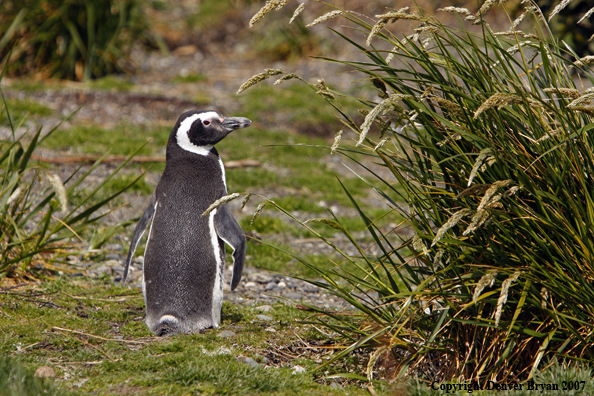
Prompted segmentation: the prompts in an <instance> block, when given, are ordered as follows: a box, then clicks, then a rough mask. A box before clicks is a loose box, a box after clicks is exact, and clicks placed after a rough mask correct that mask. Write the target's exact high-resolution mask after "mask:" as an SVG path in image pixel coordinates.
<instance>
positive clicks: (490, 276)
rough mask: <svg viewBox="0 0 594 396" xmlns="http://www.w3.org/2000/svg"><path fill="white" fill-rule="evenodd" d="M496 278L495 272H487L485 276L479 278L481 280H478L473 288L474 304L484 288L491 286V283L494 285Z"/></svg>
mask: <svg viewBox="0 0 594 396" xmlns="http://www.w3.org/2000/svg"><path fill="white" fill-rule="evenodd" d="M496 278H497V270H490V271H487V273H486V274H485V275H483V276H481V279H479V281H478V283H477V284H476V287H475V288H474V293H473V295H472V301H473V302H474V303H475V304H476V302H477V301H478V298H479V297H480V295H481V293H482V292H483V290H485V288H486V287H487V286H488V287H491V286H493V283H495V279H496Z"/></svg>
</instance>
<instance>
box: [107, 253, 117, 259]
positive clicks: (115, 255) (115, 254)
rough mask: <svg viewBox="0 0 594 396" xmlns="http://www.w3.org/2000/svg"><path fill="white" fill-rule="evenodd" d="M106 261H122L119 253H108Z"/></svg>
mask: <svg viewBox="0 0 594 396" xmlns="http://www.w3.org/2000/svg"><path fill="white" fill-rule="evenodd" d="M105 259H106V260H119V259H120V255H119V254H117V253H107V254H106V255H105Z"/></svg>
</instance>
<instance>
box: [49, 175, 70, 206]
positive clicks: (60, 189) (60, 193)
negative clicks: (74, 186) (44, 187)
mask: <svg viewBox="0 0 594 396" xmlns="http://www.w3.org/2000/svg"><path fill="white" fill-rule="evenodd" d="M45 175H46V177H47V181H48V182H49V184H50V185H51V186H52V188H53V189H54V192H55V193H56V196H57V197H58V201H59V202H60V210H61V211H62V212H67V211H68V193H67V191H66V188H65V187H64V183H62V179H60V176H58V175H56V174H55V173H51V172H46V174H45Z"/></svg>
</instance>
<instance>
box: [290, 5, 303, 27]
mask: <svg viewBox="0 0 594 396" xmlns="http://www.w3.org/2000/svg"><path fill="white" fill-rule="evenodd" d="M304 9H305V3H301V4H299V7H297V9H296V10H295V12H294V13H293V16H292V17H291V20H290V21H289V23H293V21H294V20H295V18H297V17H298V16H299V15H300V14H301V13H302V12H303V10H304Z"/></svg>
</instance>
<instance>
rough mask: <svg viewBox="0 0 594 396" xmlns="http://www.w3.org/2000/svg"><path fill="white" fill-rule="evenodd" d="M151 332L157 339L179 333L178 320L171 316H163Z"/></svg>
mask: <svg viewBox="0 0 594 396" xmlns="http://www.w3.org/2000/svg"><path fill="white" fill-rule="evenodd" d="M152 330H153V333H155V334H156V335H157V336H159V337H166V336H169V335H173V334H177V333H179V332H180V329H179V326H178V320H177V318H176V317H175V316H173V315H163V316H162V317H161V320H160V321H159V323H158V324H157V325H156V326H155V327H154V329H152Z"/></svg>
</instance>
